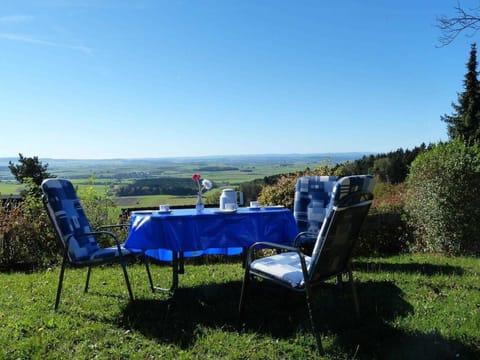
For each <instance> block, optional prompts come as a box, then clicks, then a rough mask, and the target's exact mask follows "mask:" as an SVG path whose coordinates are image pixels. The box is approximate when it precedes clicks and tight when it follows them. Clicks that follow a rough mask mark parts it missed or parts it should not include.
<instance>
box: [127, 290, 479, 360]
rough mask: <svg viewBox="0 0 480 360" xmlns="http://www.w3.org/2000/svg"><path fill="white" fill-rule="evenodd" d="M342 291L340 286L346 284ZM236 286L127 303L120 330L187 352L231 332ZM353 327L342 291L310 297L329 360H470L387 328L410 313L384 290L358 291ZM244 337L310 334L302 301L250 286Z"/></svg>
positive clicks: (435, 341)
mask: <svg viewBox="0 0 480 360" xmlns="http://www.w3.org/2000/svg"><path fill="white" fill-rule="evenodd" d="M346 285H348V284H346ZM240 288H241V282H239V281H236V282H228V283H220V284H209V285H203V286H198V287H192V288H180V289H178V292H177V294H176V297H175V299H174V300H172V301H169V302H161V301H159V300H158V299H154V298H151V299H138V300H135V301H134V302H131V303H129V304H128V305H127V306H126V308H125V309H124V312H123V316H122V318H121V319H120V321H121V326H123V327H125V328H126V329H135V330H137V331H140V332H141V333H143V334H144V335H145V336H147V337H149V338H152V339H155V340H156V341H158V342H160V343H166V344H171V343H173V344H175V345H177V346H180V347H182V348H184V349H187V348H189V347H191V346H192V345H194V343H195V341H196V336H197V331H198V330H197V329H198V326H202V327H209V328H214V329H220V328H221V329H222V331H228V332H236V331H237V324H238V311H237V307H238V300H239V294H240ZM357 290H358V294H359V299H360V311H361V319H360V320H359V321H357V320H356V319H355V311H354V307H353V301H352V298H351V292H350V288H349V287H348V286H346V287H345V291H340V289H338V288H337V287H336V286H335V285H333V284H325V285H323V286H322V287H321V288H318V289H316V291H315V296H314V311H315V320H316V323H317V328H318V330H319V331H320V332H321V335H322V338H325V337H330V336H331V337H332V338H333V339H334V340H333V344H332V345H330V346H329V348H328V349H327V351H328V353H329V354H331V355H332V356H339V357H345V354H356V355H355V356H356V358H362V359H363V358H365V359H376V358H378V359H385V358H386V359H409V358H412V359H413V358H416V359H427V358H435V359H449V358H455V356H456V354H462V358H469V357H470V356H472V358H473V357H474V356H477V355H478V352H476V351H478V350H476V349H471V348H468V347H466V346H465V345H464V344H462V343H460V342H456V341H450V340H447V339H445V338H443V337H442V336H441V335H438V334H423V333H418V334H415V333H413V334H409V333H405V332H404V331H402V330H398V329H395V328H393V327H392V326H390V325H389V321H391V320H393V319H395V318H396V317H404V316H407V315H408V314H410V313H412V312H413V307H412V306H411V305H410V304H409V303H408V302H406V301H405V300H404V299H403V296H402V295H403V294H402V291H401V290H400V289H399V288H398V287H397V286H395V285H394V284H393V283H391V282H386V281H379V282H375V281H369V282H364V283H361V284H359V285H358V288H357ZM244 323H245V329H244V330H243V331H245V332H247V333H258V334H263V335H267V336H272V337H275V338H285V339H287V338H292V337H295V336H297V334H299V333H308V334H310V333H311V329H310V323H309V318H308V315H307V311H306V305H305V298H304V296H303V294H297V293H293V292H290V291H288V290H286V289H283V288H280V287H276V286H273V285H269V284H265V283H257V282H252V284H251V288H250V293H249V297H248V299H247V304H246V311H245V318H244Z"/></svg>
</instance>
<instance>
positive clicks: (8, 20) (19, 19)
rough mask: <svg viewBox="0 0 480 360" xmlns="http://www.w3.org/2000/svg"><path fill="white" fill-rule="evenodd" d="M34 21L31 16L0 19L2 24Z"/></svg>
mask: <svg viewBox="0 0 480 360" xmlns="http://www.w3.org/2000/svg"><path fill="white" fill-rule="evenodd" d="M31 20H33V16H30V15H10V16H2V17H0V24H13V23H24V22H29V21H31Z"/></svg>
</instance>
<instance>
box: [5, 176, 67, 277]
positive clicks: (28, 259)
mask: <svg viewBox="0 0 480 360" xmlns="http://www.w3.org/2000/svg"><path fill="white" fill-rule="evenodd" d="M26 185H27V190H26V191H25V193H24V198H23V201H21V202H17V203H13V204H11V205H10V206H5V207H3V206H1V207H0V236H1V242H0V266H1V268H3V269H8V270H11V269H19V268H21V269H32V268H36V267H41V266H46V265H49V264H51V263H53V262H55V261H57V260H58V250H57V242H56V238H55V235H54V233H53V231H52V229H51V226H50V220H49V218H48V216H47V214H46V212H45V210H44V209H43V204H42V200H41V198H40V197H39V196H38V194H39V188H38V186H37V185H36V184H34V183H33V182H32V181H29V180H26Z"/></svg>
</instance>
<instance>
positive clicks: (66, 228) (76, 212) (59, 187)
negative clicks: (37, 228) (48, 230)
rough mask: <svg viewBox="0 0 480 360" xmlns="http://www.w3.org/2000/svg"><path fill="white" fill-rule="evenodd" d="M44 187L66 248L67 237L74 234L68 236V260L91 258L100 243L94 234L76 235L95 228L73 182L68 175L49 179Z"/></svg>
mask: <svg viewBox="0 0 480 360" xmlns="http://www.w3.org/2000/svg"><path fill="white" fill-rule="evenodd" d="M41 187H42V192H43V197H42V199H43V204H44V206H45V209H46V210H47V213H48V216H49V217H50V220H51V221H52V224H53V226H54V228H55V232H56V233H57V236H58V238H59V240H60V243H61V245H62V246H63V247H64V248H65V246H67V245H66V241H67V237H69V236H71V237H70V239H69V240H68V257H69V259H68V260H69V261H71V262H75V261H81V260H86V259H88V258H89V257H90V255H91V254H93V253H94V252H95V251H96V250H98V249H99V246H98V243H97V240H96V239H95V237H94V236H92V235H89V236H75V235H79V234H82V233H89V232H91V231H92V230H91V227H90V224H89V222H88V219H87V216H86V215H85V211H84V210H83V208H82V205H81V204H80V200H79V199H78V197H77V194H76V193H75V189H74V188H73V185H72V183H71V182H70V181H68V180H65V179H57V178H54V179H45V180H44V181H43V182H42V185H41Z"/></svg>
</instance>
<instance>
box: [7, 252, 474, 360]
mask: <svg viewBox="0 0 480 360" xmlns="http://www.w3.org/2000/svg"><path fill="white" fill-rule="evenodd" d="M197 262H198V260H197ZM354 268H355V271H354V276H355V280H356V282H357V288H358V293H359V301H360V310H361V319H360V321H356V320H355V316H354V309H353V303H352V299H351V297H350V292H349V291H348V290H349V289H348V287H346V289H345V290H346V291H345V292H344V293H343V292H339V290H338V289H337V288H336V287H335V286H333V283H331V284H330V283H328V284H326V285H325V286H324V287H323V288H321V289H318V290H317V291H315V306H314V307H315V309H314V310H315V313H316V321H317V324H318V328H319V330H320V331H321V334H322V341H323V343H324V347H325V350H326V358H329V359H352V358H356V359H478V358H480V283H479V280H478V279H479V276H480V262H479V260H478V259H476V258H447V257H442V256H433V255H407V256H399V257H391V258H362V259H356V260H355V262H354ZM152 270H153V274H154V277H155V279H154V280H155V282H156V283H158V284H160V283H161V284H160V285H162V284H163V285H164V286H166V285H167V282H168V279H169V277H170V268H168V267H166V266H152ZM58 273H59V268H52V269H48V270H44V271H39V272H35V273H31V274H24V273H11V274H0V287H1V291H0V349H1V351H0V358H1V359H59V358H61V359H70V358H78V359H91V358H98V359H129V358H134V359H136V358H138V359H158V358H166V359H170V358H181V359H199V358H201V359H203V358H211V359H217V358H229V359H285V358H288V359H301V358H305V359H311V358H317V357H318V356H317V353H316V345H315V339H314V337H313V336H312V334H311V332H310V328H309V321H308V316H307V313H306V310H305V305H304V300H303V297H302V296H301V295H300V294H291V293H289V292H286V290H283V289H278V288H275V287H272V286H262V287H260V286H259V285H254V286H252V293H251V295H252V296H250V297H249V301H248V303H247V309H246V310H247V311H246V319H245V320H246V328H245V330H244V331H242V332H241V333H238V332H237V330H236V325H237V305H238V298H239V294H240V286H241V280H242V274H243V270H242V268H241V264H240V262H239V261H232V260H230V261H228V262H223V263H219V262H218V261H216V263H212V261H210V264H201V265H195V264H194V263H193V262H189V263H187V265H186V269H185V274H183V275H180V288H179V290H178V292H177V296H176V298H175V299H174V300H173V301H171V302H169V303H165V302H162V301H161V299H162V296H161V295H160V294H152V293H151V292H150V290H149V285H148V280H147V276H146V273H145V269H144V267H143V266H142V265H140V264H133V265H131V266H129V274H130V276H131V281H132V287H133V291H134V293H135V295H136V300H135V301H134V302H130V301H129V299H128V295H127V291H126V287H125V285H124V281H123V277H122V274H121V269H120V267H119V266H118V267H104V268H99V269H94V271H93V273H92V279H91V283H90V292H89V293H88V294H84V293H83V282H84V278H85V270H82V269H80V270H72V269H67V272H66V276H65V281H64V289H63V296H62V300H61V303H60V309H59V311H58V312H55V311H53V305H54V300H55V292H56V287H57V280H58ZM342 294H345V296H343V295H342Z"/></svg>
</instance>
